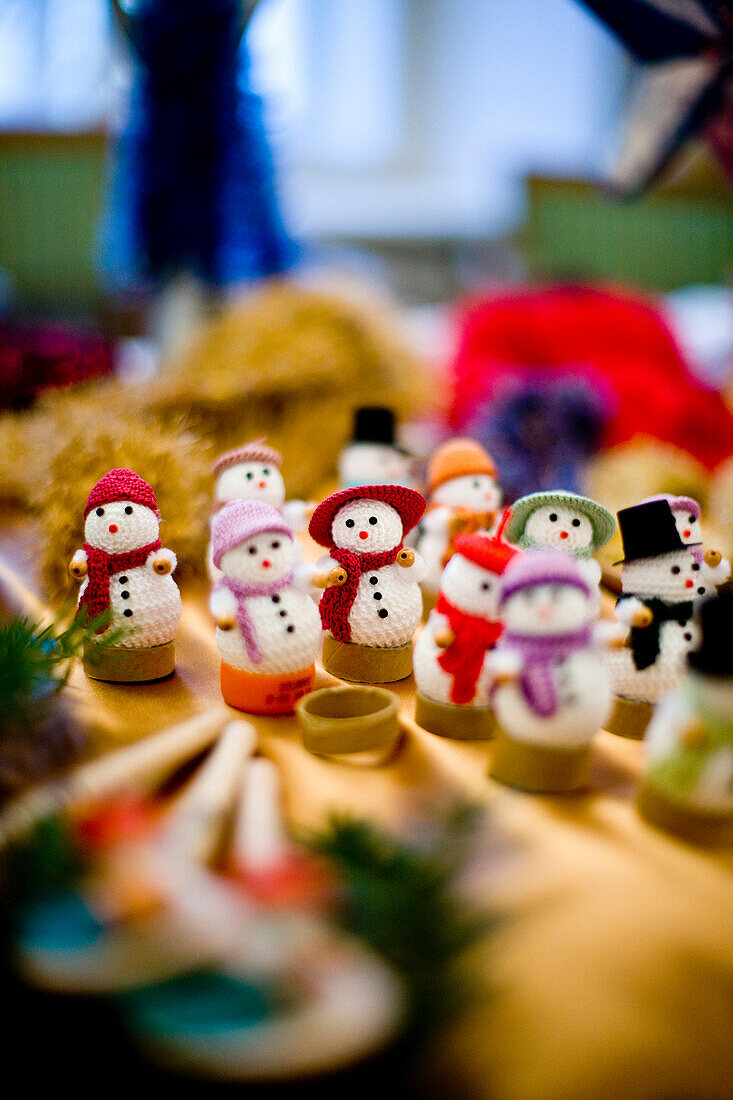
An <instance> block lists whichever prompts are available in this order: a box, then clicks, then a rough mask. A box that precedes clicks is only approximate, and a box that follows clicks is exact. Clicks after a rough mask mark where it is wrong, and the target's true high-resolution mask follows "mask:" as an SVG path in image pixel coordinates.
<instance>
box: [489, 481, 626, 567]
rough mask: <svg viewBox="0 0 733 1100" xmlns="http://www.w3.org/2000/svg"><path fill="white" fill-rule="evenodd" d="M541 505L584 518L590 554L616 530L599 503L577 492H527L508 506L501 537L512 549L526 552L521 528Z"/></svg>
mask: <svg viewBox="0 0 733 1100" xmlns="http://www.w3.org/2000/svg"><path fill="white" fill-rule="evenodd" d="M545 504H557V505H559V506H561V507H565V508H573V509H574V510H575V511H576V512H580V514H581V515H583V516H587V517H588V519H589V520H590V522H591V526H592V528H593V542H592V544H591V546H590V552H591V553H592V552H594V551H596V550H598V548H599V547H601V546H605V544H606V543H607V542H608V540H609V539H610V538H611V537H612V536H613V533H614V531H615V530H616V521H615V519H614V518H613V516H612V515H611V513H610V512H609V511H608V509H607V508H604V507H603V505H602V504H597V503H596V502H595V500H590V499H589V498H588V497H581V496H579V494H578V493H570V492H568V491H567V490H565V489H553V490H552V491H551V492H547V493H529V494H528V495H527V496H526V497H520V499H519V500H518V501H516V503H514V504H513V505H512V513H511V516H510V518H509V523H508V524H507V526H506V530H505V532H504V535H505V538H506V539H507V540H508V541H509V542H513V543H514V544H515V546H522V547H524V548H525V549H527V548H528V547H529V546H531V545H532V544H530V543H528V542H526V541H524V528H525V526H526V523H527V520H528V519H529V517H530V516H531V514H532V513H533V512H534V511H535V510H536V509H537V508H542V507H543V506H544V505H545Z"/></svg>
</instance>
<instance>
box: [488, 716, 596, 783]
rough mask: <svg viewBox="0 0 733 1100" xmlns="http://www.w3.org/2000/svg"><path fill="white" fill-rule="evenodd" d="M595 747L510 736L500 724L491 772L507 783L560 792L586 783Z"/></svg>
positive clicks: (497, 729) (493, 775) (501, 781)
mask: <svg viewBox="0 0 733 1100" xmlns="http://www.w3.org/2000/svg"><path fill="white" fill-rule="evenodd" d="M590 757H591V747H590V745H580V746H578V747H574V748H558V747H557V746H555V745H553V746H549V745H537V744H532V743H530V742H528V741H518V740H516V739H515V738H514V737H509V735H508V734H506V733H505V732H504V731H503V730H502V729H501V727H500V726H499V725H498V724H497V725H496V741H495V743H494V754H493V757H492V760H491V769H490V775H491V776H492V777H493V778H494V779H497V780H498V781H499V782H500V783H504V784H505V785H506V786H507V787H517V788H518V789H519V790H520V791H532V792H534V793H536V794H541V793H546V794H557V793H560V792H562V791H575V790H577V789H578V788H579V787H584V786H586V784H587V782H588V771H589V767H590Z"/></svg>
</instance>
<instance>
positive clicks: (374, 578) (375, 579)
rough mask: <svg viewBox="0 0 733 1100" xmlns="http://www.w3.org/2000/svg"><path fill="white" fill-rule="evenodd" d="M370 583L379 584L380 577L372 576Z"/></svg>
mask: <svg viewBox="0 0 733 1100" xmlns="http://www.w3.org/2000/svg"><path fill="white" fill-rule="evenodd" d="M369 583H370V584H379V577H370V578H369Z"/></svg>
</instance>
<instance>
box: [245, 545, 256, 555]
mask: <svg viewBox="0 0 733 1100" xmlns="http://www.w3.org/2000/svg"><path fill="white" fill-rule="evenodd" d="M247 550H248V551H249V553H250V554H256V553H257V547H256V546H248V547H247Z"/></svg>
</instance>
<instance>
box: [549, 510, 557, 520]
mask: <svg viewBox="0 0 733 1100" xmlns="http://www.w3.org/2000/svg"><path fill="white" fill-rule="evenodd" d="M550 523H557V512H550Z"/></svg>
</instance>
